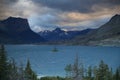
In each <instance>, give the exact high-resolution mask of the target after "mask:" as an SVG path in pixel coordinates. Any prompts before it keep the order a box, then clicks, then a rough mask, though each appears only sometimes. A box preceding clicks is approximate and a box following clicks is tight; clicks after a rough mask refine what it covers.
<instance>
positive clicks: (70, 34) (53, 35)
mask: <svg viewBox="0 0 120 80" xmlns="http://www.w3.org/2000/svg"><path fill="white" fill-rule="evenodd" d="M92 30H93V29H85V30H81V31H64V30H62V29H60V28H56V29H54V30H52V31H49V30H45V31H40V32H39V33H38V34H39V35H40V36H42V37H43V38H44V39H46V40H47V41H49V42H52V41H65V40H70V39H73V38H75V37H76V36H78V35H86V34H87V33H88V32H90V31H92Z"/></svg>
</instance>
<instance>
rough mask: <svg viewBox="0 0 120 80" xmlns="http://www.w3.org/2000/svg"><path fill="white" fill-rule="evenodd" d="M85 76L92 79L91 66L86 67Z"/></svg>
mask: <svg viewBox="0 0 120 80" xmlns="http://www.w3.org/2000/svg"><path fill="white" fill-rule="evenodd" d="M87 73H88V74H87V77H88V80H91V79H92V67H91V66H89V67H88V71H87Z"/></svg>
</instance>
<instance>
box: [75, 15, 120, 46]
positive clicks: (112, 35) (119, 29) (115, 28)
mask: <svg viewBox="0 0 120 80" xmlns="http://www.w3.org/2000/svg"><path fill="white" fill-rule="evenodd" d="M73 41H76V42H75V44H78V43H79V44H83V45H113V46H114V45H115V46H116V45H117V46H120V15H118V14H117V15H115V16H113V17H112V18H111V19H110V20H109V21H108V22H107V23H106V24H104V25H102V26H101V27H100V28H98V29H96V30H93V31H91V32H89V33H88V34H87V35H85V36H78V37H76V38H75V39H74V40H73Z"/></svg>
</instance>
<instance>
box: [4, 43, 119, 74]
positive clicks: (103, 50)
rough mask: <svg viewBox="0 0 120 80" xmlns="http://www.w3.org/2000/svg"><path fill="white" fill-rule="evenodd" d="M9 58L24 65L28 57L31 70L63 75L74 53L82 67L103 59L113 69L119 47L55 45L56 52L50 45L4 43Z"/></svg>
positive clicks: (72, 59)
mask: <svg viewBox="0 0 120 80" xmlns="http://www.w3.org/2000/svg"><path fill="white" fill-rule="evenodd" d="M5 47H6V52H7V55H8V57H9V58H11V57H12V58H14V59H15V60H16V62H17V64H20V62H22V63H23V64H24V65H25V64H26V61H27V60H28V59H29V60H30V62H31V66H32V68H33V70H34V71H35V72H36V73H37V74H38V75H40V76H53V75H54V76H56V75H58V76H64V75H65V71H64V68H65V66H66V64H70V63H73V62H74V59H75V56H76V54H78V55H79V58H80V60H81V61H82V62H83V63H84V67H88V66H89V65H94V66H95V65H98V64H99V62H100V60H103V61H104V62H105V63H107V64H108V65H109V66H110V67H112V68H113V69H115V68H116V67H118V66H120V62H119V61H120V47H87V46H61V45H60V46H56V47H57V48H58V50H59V51H58V52H52V51H51V50H52V49H53V47H54V46H52V45H51V46H50V45H6V46H5Z"/></svg>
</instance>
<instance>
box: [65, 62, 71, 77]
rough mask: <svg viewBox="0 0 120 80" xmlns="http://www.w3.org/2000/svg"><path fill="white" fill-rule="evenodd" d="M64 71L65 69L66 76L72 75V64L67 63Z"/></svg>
mask: <svg viewBox="0 0 120 80" xmlns="http://www.w3.org/2000/svg"><path fill="white" fill-rule="evenodd" d="M65 71H66V76H67V78H71V76H72V65H71V64H68V65H67V66H66V67H65Z"/></svg>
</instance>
